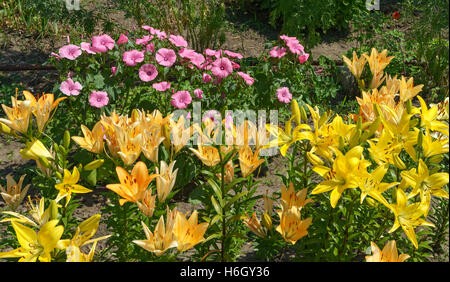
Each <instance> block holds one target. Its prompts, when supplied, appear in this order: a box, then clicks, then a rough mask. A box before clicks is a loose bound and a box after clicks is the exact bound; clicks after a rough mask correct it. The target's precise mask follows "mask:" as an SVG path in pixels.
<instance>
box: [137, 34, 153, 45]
mask: <svg viewBox="0 0 450 282" xmlns="http://www.w3.org/2000/svg"><path fill="white" fill-rule="evenodd" d="M152 39H153V36H152V35H144V37H142V38H138V39H136V44H137V45H146V44H147V43H148V42H149V41H150V40H152Z"/></svg>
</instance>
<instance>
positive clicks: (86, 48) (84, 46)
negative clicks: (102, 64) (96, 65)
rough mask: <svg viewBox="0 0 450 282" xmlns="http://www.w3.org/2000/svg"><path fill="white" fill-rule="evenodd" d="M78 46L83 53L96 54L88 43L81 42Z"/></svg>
mask: <svg viewBox="0 0 450 282" xmlns="http://www.w3.org/2000/svg"><path fill="white" fill-rule="evenodd" d="M80 46H81V50H83V51H84V52H86V53H88V54H96V53H97V52H95V49H94V48H93V47H92V46H91V44H90V43H87V42H81V44H80Z"/></svg>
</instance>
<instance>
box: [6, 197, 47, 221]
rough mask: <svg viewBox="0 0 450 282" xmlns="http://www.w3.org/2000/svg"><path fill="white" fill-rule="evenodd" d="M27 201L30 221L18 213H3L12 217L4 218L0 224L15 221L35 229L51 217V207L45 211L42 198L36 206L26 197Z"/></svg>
mask: <svg viewBox="0 0 450 282" xmlns="http://www.w3.org/2000/svg"><path fill="white" fill-rule="evenodd" d="M28 201H29V207H30V209H29V211H28V213H29V214H30V215H31V218H32V219H29V218H28V217H26V216H24V215H21V214H20V213H16V212H10V211H5V212H3V213H4V214H8V215H12V216H14V217H11V218H4V219H2V220H0V222H8V221H10V222H13V221H16V222H19V223H23V224H27V225H30V226H33V227H37V228H39V227H40V226H42V225H44V224H46V223H47V222H48V221H49V220H50V215H51V214H50V209H51V208H52V207H51V206H50V207H48V208H47V209H45V206H44V203H45V199H44V197H42V198H41V199H40V200H39V203H38V204H36V205H34V204H33V201H32V200H31V198H30V196H28Z"/></svg>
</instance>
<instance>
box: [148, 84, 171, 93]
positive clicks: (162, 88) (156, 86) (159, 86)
mask: <svg viewBox="0 0 450 282" xmlns="http://www.w3.org/2000/svg"><path fill="white" fill-rule="evenodd" d="M152 87H153V88H154V89H155V90H156V91H160V92H164V91H166V90H167V89H169V88H170V82H167V81H162V82H159V83H153V85H152Z"/></svg>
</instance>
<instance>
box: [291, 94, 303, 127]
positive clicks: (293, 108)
mask: <svg viewBox="0 0 450 282" xmlns="http://www.w3.org/2000/svg"><path fill="white" fill-rule="evenodd" d="M291 111H292V116H293V117H294V120H295V123H296V124H297V125H299V124H301V122H302V120H301V115H300V109H299V107H298V103H297V100H295V99H293V100H292V104H291Z"/></svg>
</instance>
